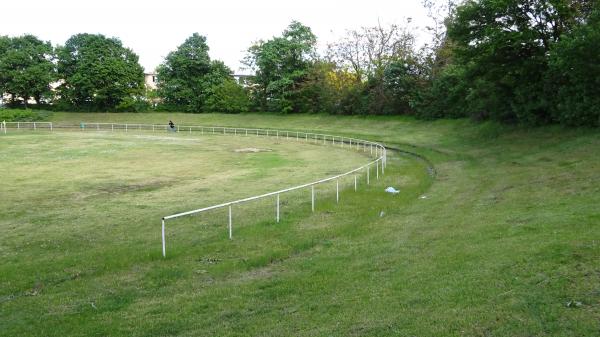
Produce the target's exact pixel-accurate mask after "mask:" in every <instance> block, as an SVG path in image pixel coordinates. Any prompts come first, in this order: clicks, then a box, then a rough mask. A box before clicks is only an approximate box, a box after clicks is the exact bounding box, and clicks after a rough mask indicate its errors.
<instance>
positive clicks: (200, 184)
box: [0, 113, 600, 336]
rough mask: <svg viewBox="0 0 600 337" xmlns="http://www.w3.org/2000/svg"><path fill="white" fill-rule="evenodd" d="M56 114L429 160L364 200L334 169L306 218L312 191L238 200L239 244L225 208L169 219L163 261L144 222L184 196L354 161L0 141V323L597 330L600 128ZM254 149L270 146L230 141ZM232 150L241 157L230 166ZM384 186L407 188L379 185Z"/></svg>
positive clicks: (277, 152)
mask: <svg viewBox="0 0 600 337" xmlns="http://www.w3.org/2000/svg"><path fill="white" fill-rule="evenodd" d="M51 119H52V120H53V121H55V122H62V123H74V124H76V123H78V122H79V121H113V122H118V121H128V122H154V123H165V122H167V121H168V120H169V119H172V120H173V121H174V122H175V123H181V124H203V125H225V126H247V127H250V126H252V127H270V128H285V129H291V130H305V129H309V130H322V131H327V132H330V133H338V134H344V135H349V136H357V137H363V138H368V139H374V140H381V141H384V142H386V143H387V144H388V145H390V146H392V147H395V148H399V149H401V150H403V151H409V152H412V153H415V154H418V155H420V156H424V157H425V158H426V159H427V160H429V161H430V162H431V163H433V165H434V166H435V171H436V172H437V175H436V176H435V178H432V177H431V176H430V175H429V174H428V170H427V164H426V162H424V161H423V160H420V159H419V158H417V157H415V156H412V155H407V154H404V153H402V152H392V153H391V154H390V159H389V160H390V161H389V165H388V169H387V170H386V175H385V176H384V177H383V178H382V180H380V181H379V182H377V183H375V184H373V185H371V186H370V187H369V188H365V186H361V190H360V191H359V192H358V193H355V192H354V191H352V189H351V188H350V185H351V181H345V182H344V187H345V189H344V190H343V192H342V202H341V203H340V204H339V205H336V204H335V199H334V197H333V194H332V186H327V187H322V189H321V190H319V191H318V197H317V212H316V213H315V214H311V213H310V199H309V198H310V195H309V194H308V191H304V192H298V193H295V194H293V195H290V196H289V197H288V198H286V199H285V200H284V199H282V201H283V203H284V206H283V209H282V210H283V221H282V222H281V223H279V224H276V223H274V221H273V215H274V214H273V200H265V201H262V202H258V203H256V204H253V205H247V206H244V207H240V208H238V209H234V240H232V241H229V240H228V239H227V236H226V232H225V225H226V213H225V212H224V211H216V212H213V213H211V214H207V215H203V216H200V217H192V218H186V219H179V220H176V221H173V222H171V223H170V224H169V225H168V233H169V238H168V240H169V241H168V242H170V244H169V245H168V253H169V255H168V257H167V259H162V258H161V257H160V251H159V249H160V236H159V234H160V233H159V231H158V230H159V227H158V225H159V224H158V223H157V222H156V219H158V218H160V216H162V215H165V214H168V213H170V212H173V211H179V210H185V209H189V208H190V207H189V206H191V208H194V207H196V206H197V205H198V204H199V200H190V198H189V197H188V196H190V195H201V197H200V200H201V201H202V202H200V203H201V204H202V205H204V201H206V203H207V204H210V203H213V202H219V201H224V200H223V198H224V197H223V196H224V195H229V194H231V193H238V192H239V193H240V196H245V195H247V193H248V192H250V191H257V192H262V191H268V190H272V189H274V188H277V187H281V186H283V185H285V182H287V181H288V180H289V179H298V180H297V181H298V182H302V181H305V178H308V177H311V176H312V175H313V174H317V176H323V175H328V174H332V173H333V172H334V171H335V168H338V167H340V165H341V166H343V165H349V166H352V164H353V163H356V162H361V161H364V160H365V159H366V158H365V157H362V156H361V155H359V154H357V153H352V152H347V151H341V150H339V151H334V152H327V151H325V150H326V149H328V148H325V147H322V146H316V145H305V146H304V147H302V151H300V152H296V151H295V150H292V149H293V148H291V147H290V146H291V145H289V144H288V143H287V142H281V143H280V144H274V143H273V140H269V139H264V138H263V139H261V138H255V137H254V138H250V140H251V142H250V141H246V140H245V139H243V138H241V141H242V142H243V144H239V140H237V139H236V138H234V137H218V138H217V136H214V137H208V139H207V140H202V141H199V142H198V143H196V142H194V141H192V140H191V139H193V138H199V137H196V136H194V135H192V136H183V135H182V136H180V137H179V136H178V137H179V138H180V139H177V140H172V141H164V140H162V141H159V140H158V139H152V138H150V139H148V138H135V137H140V135H137V136H136V135H127V136H124V135H116V136H114V135H113V136H109V135H103V134H94V133H89V134H85V136H84V135H82V134H80V133H66V134H64V135H63V134H61V135H60V137H57V135H48V134H44V135H41V134H39V135H37V136H36V135H32V134H9V135H7V136H4V135H2V136H1V137H0V157H1V158H0V159H1V162H0V163H1V164H0V168H1V170H2V172H3V178H4V182H5V183H4V187H3V190H2V194H1V195H0V197H1V198H2V205H3V207H2V208H1V209H0V258H1V259H2V261H3V263H2V264H0V275H2V276H1V278H0V282H1V283H0V317H1V319H0V335H6V336H17V335H18V336H27V335H31V336H64V335H92V336H95V335H98V336H107V335H110V336H119V335H121V336H171V335H173V336H174V335H178V336H197V335H205V336H249V335H252V336H254V335H261V336H282V335H293V336H597V335H599V334H600V262H599V261H600V207H598V205H599V204H600V174H599V172H600V155H599V154H600V137H599V136H600V133H599V132H598V131H597V130H589V129H562V128H559V127H545V128H536V129H521V128H517V129H515V130H509V129H507V128H499V127H497V126H495V125H492V124H487V125H477V124H474V123H471V122H469V121H465V120H457V121H447V120H442V121H436V122H423V121H415V120H412V119H408V118H394V117H334V116H324V115H293V116H276V115H256V114H248V115H218V114H200V115H190V114H70V113H55V114H53V115H52V116H51ZM220 143H223V144H220ZM250 146H252V147H259V148H270V149H273V150H274V151H272V152H262V153H258V154H252V155H250V154H239V153H235V152H233V151H231V150H232V149H235V148H241V147H250ZM223 149H226V150H223ZM305 152H306V153H305ZM302 153H305V154H302ZM175 155H177V160H175V159H173V158H172V156H175ZM255 155H256V156H255ZM334 155H335V156H338V157H337V158H336V157H331V156H334ZM157 157H158V158H157ZM207 158H210V161H214V163H215V164H214V165H212V164H210V163H208V162H207V161H208V159H207ZM231 158H234V159H233V161H234V162H235V163H236V169H234V170H227V169H224V167H228V165H226V164H228V163H230V160H232V159H231ZM157 159H159V160H157ZM353 161H354V162H353ZM297 167H301V170H297V169H295V168H297ZM132 168H135V169H132ZM281 172H284V174H283V175H281V174H280V173H281ZM305 174H307V175H305ZM207 177H214V181H213V179H208V178H207ZM246 178H247V179H246ZM142 181H151V182H152V183H149V184H147V185H145V184H143V183H142ZM218 181H222V182H230V183H232V184H233V185H235V186H236V188H242V190H241V191H236V189H234V188H232V189H230V190H225V191H223V190H219V189H218V188H217V185H216V182H218ZM247 181H250V183H249V185H248V186H245V184H243V182H247ZM209 182H210V183H209ZM363 182H364V181H363ZM390 185H391V186H395V187H398V188H400V190H401V193H400V194H399V195H396V196H392V195H389V194H386V193H383V191H382V190H383V188H384V187H386V186H390ZM224 192H226V193H224ZM78 198H79V199H78ZM191 199H193V198H191ZM382 212H383V215H382ZM104 214H108V216H106V217H104V216H103V215H104ZM243 215H244V216H243ZM569 302H573V303H575V302H580V303H581V304H580V305H567V304H568V303H569Z"/></svg>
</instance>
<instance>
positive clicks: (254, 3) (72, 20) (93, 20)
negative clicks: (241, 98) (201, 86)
mask: <svg viewBox="0 0 600 337" xmlns="http://www.w3.org/2000/svg"><path fill="white" fill-rule="evenodd" d="M0 12H1V14H0V35H9V36H18V35H22V34H26V33H29V34H33V35H36V36H37V37H39V38H40V39H42V40H44V41H51V42H52V44H54V45H57V44H64V43H65V41H66V40H67V39H68V38H69V37H70V36H71V35H73V34H76V33H101V34H104V35H106V36H109V37H113V36H114V37H118V38H120V39H121V41H122V42H123V44H124V45H125V46H126V47H129V48H131V49H133V51H134V52H135V53H137V54H138V55H139V57H140V63H141V65H142V66H143V67H144V68H145V69H146V70H147V71H152V70H153V69H154V68H155V67H156V66H158V65H159V64H160V63H161V62H162V61H163V58H164V57H165V56H166V55H167V54H168V53H169V52H170V51H172V50H174V49H175V48H177V46H178V45H180V44H181V43H183V41H184V40H185V39H186V38H187V37H188V36H190V35H191V34H192V33H194V32H198V33H199V34H201V35H204V36H206V37H207V42H208V46H209V47H210V56H211V58H212V59H219V60H222V61H224V62H225V64H227V65H228V66H229V67H231V68H232V69H233V70H234V71H235V72H240V69H239V68H240V67H241V63H240V60H241V59H242V58H243V57H244V55H245V50H246V49H247V48H248V47H249V46H250V45H251V44H252V42H253V41H256V40H258V39H269V38H271V37H273V36H275V35H280V34H281V32H282V31H283V30H284V29H285V27H287V25H288V24H289V23H290V22H291V21H292V20H297V21H300V22H302V23H303V24H305V25H307V26H309V27H311V29H312V30H313V32H314V33H315V34H316V35H317V37H318V39H319V46H320V50H323V48H324V46H325V45H326V44H327V43H328V42H332V41H335V40H336V38H337V37H339V36H342V35H343V34H344V32H345V30H346V29H357V28H359V27H361V26H373V25H376V24H377V22H378V20H379V21H380V22H381V23H382V24H390V23H397V24H402V23H403V22H404V18H406V17H411V18H413V25H415V26H419V27H424V26H425V25H426V23H427V22H428V19H427V17H426V15H425V13H426V12H425V10H424V9H423V8H422V6H421V3H420V0H404V1H401V0H396V1H393V0H346V1H344V0H340V1H333V0H303V1H302V0H294V1H285V0H279V1H277V0H248V1H243V0H213V1H199V0H146V1H143V0H140V1H132V0H102V1H98V0H79V1H77V0H20V1H7V2H4V3H3V4H2V5H1V6H0ZM415 33H416V34H417V35H421V36H422V35H424V33H423V31H419V32H415ZM246 72H247V71H246Z"/></svg>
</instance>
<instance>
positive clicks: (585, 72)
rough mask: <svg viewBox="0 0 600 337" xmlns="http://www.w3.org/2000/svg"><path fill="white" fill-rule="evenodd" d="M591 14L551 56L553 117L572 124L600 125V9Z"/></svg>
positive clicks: (549, 86) (550, 72) (568, 35)
mask: <svg viewBox="0 0 600 337" xmlns="http://www.w3.org/2000/svg"><path fill="white" fill-rule="evenodd" d="M589 13H590V14H589V16H588V15H586V19H585V22H583V23H582V24H581V25H578V26H577V27H575V28H574V29H573V30H572V31H570V32H569V33H567V34H565V36H564V37H563V38H562V39H561V40H560V41H559V42H558V43H557V44H556V45H555V46H554V48H553V49H552V51H551V53H550V56H549V72H548V77H547V85H546V88H547V89H548V93H547V96H548V97H550V99H549V101H550V102H551V105H550V106H551V107H552V110H551V111H552V117H553V119H554V120H556V121H559V122H561V123H565V124H568V125H588V126H600V53H598V46H600V6H598V9H596V10H595V11H594V12H591V11H590V12H589Z"/></svg>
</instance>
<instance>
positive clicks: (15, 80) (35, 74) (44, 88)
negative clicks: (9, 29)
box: [0, 35, 56, 108]
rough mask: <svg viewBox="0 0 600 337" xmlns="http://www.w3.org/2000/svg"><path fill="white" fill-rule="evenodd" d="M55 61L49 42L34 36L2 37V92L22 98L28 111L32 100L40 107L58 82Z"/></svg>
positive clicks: (0, 67) (0, 72)
mask: <svg viewBox="0 0 600 337" xmlns="http://www.w3.org/2000/svg"><path fill="white" fill-rule="evenodd" d="M53 58H54V50H53V48H52V46H51V45H50V42H43V41H41V40H39V39H38V38H36V37H35V36H33V35H24V36H20V37H14V38H8V37H0V92H2V93H4V92H7V93H10V94H11V96H12V99H13V100H14V99H15V98H16V97H20V98H21V99H22V101H23V104H24V106H25V107H26V108H27V101H28V100H29V99H30V98H31V97H33V98H34V99H35V101H36V103H37V104H40V102H41V100H42V97H43V96H45V95H48V94H49V93H50V83H51V82H52V81H53V80H54V79H55V78H56V77H55V69H54V64H53V63H52V60H53Z"/></svg>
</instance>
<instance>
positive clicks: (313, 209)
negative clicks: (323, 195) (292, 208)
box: [310, 185, 315, 213]
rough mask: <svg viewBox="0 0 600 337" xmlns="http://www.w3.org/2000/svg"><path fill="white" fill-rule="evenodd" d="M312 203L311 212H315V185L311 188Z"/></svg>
mask: <svg viewBox="0 0 600 337" xmlns="http://www.w3.org/2000/svg"><path fill="white" fill-rule="evenodd" d="M310 201H311V210H312V212H313V213H314V212H315V185H311V186H310Z"/></svg>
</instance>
